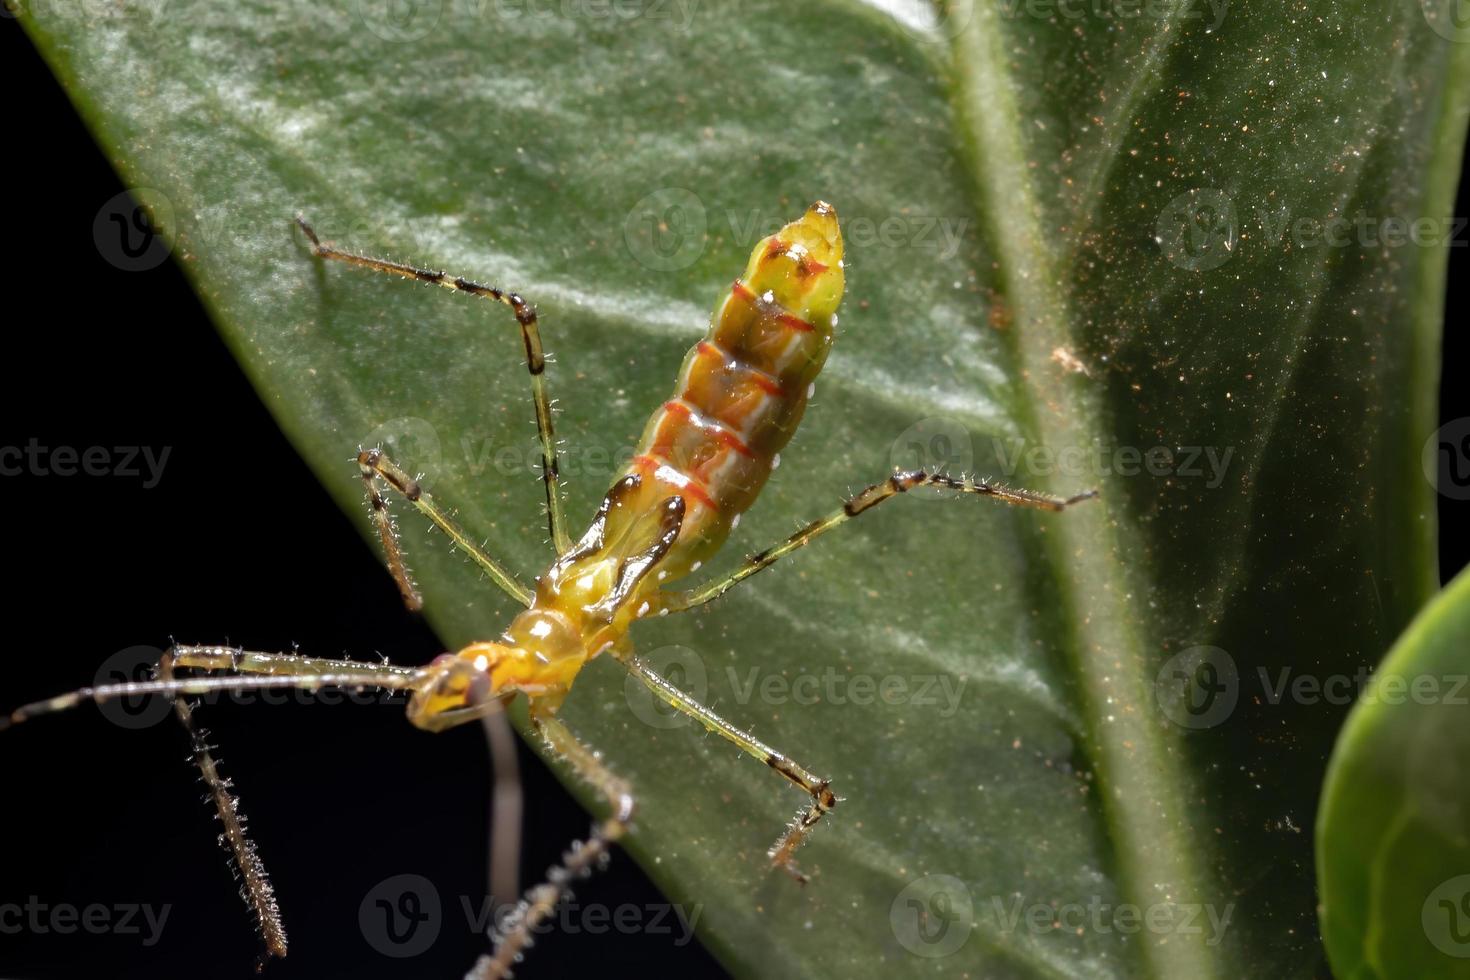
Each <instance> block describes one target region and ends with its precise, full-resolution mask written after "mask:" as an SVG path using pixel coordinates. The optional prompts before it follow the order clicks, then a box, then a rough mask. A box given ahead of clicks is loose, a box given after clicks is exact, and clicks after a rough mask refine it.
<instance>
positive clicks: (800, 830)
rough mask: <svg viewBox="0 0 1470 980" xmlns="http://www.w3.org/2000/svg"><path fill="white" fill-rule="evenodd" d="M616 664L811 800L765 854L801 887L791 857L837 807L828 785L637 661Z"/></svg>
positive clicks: (801, 879) (800, 877) (802, 878)
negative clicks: (786, 780) (777, 773)
mask: <svg viewBox="0 0 1470 980" xmlns="http://www.w3.org/2000/svg"><path fill="white" fill-rule="evenodd" d="M618 662H619V663H621V664H622V665H623V666H624V667H626V668H627V669H628V670H629V671H630V672H631V673H632V674H633V676H634V677H637V678H638V679H639V680H640V681H642V682H643V683H644V684H646V685H647V686H648V688H649V690H651V691H652V692H653V693H654V695H655V696H657V697H658V698H659V699H661V700H662V701H663V702H664V703H666V704H668V705H669V706H670V707H672V708H675V709H677V710H679V711H682V712H684V714H686V715H688V716H690V717H691V718H693V719H694V720H695V721H697V722H699V723H700V724H701V725H703V726H704V727H705V729H706V730H707V731H711V732H715V733H716V734H719V735H722V736H724V737H725V738H727V739H729V740H730V741H732V742H734V743H735V744H736V745H738V746H740V748H742V749H744V750H745V751H746V752H748V753H749V754H750V755H753V756H755V757H756V758H757V759H759V760H761V761H762V762H764V763H765V764H766V765H768V766H770V767H771V768H772V769H774V770H776V771H777V772H779V773H780V774H781V775H783V776H785V777H786V778H787V779H789V780H791V781H792V782H793V783H795V784H796V785H797V786H800V787H801V788H802V789H803V790H805V791H806V793H807V794H808V795H809V796H810V797H811V798H812V799H811V803H810V804H809V805H808V806H806V807H805V808H803V809H802V810H800V811H798V812H797V814H796V819H795V820H793V821H792V822H791V826H790V827H789V828H787V830H786V833H784V834H782V835H781V837H780V839H778V840H777V841H776V843H775V844H773V845H772V846H771V850H770V852H769V856H770V858H771V863H772V864H774V865H776V866H777V867H779V868H781V869H782V870H784V871H785V872H786V873H787V874H790V875H791V876H792V877H793V878H795V879H796V880H797V881H798V882H800V883H802V884H805V883H806V881H807V876H806V875H804V874H803V873H802V872H801V871H800V870H799V869H798V868H797V867H796V865H795V863H794V862H793V861H792V860H791V857H792V855H793V854H794V853H795V852H796V849H797V848H798V847H800V846H801V844H802V842H803V841H805V840H806V838H807V835H808V834H810V833H811V831H812V829H813V828H814V827H816V825H817V822H818V821H819V820H821V819H822V817H823V816H824V815H825V814H827V813H828V812H829V811H830V810H831V809H832V808H833V807H835V806H836V805H837V797H836V796H834V795H833V794H832V790H831V788H830V786H829V783H828V781H827V780H825V779H822V778H821V777H820V776H817V775H815V774H814V773H812V772H811V771H810V770H808V769H806V768H805V767H804V766H801V765H798V764H797V763H795V762H793V761H792V760H791V759H788V758H787V757H786V756H784V755H782V754H781V753H780V752H777V751H776V750H775V749H773V748H771V747H770V746H769V745H767V744H765V743H764V742H762V741H761V740H760V739H758V738H756V737H755V736H754V735H751V734H750V733H749V732H744V731H741V730H740V729H739V728H736V727H735V726H734V725H732V724H730V723H729V722H728V721H726V720H725V719H723V718H721V717H720V716H719V715H717V714H715V713H714V712H713V711H711V710H710V709H709V708H707V707H705V706H704V705H702V704H700V703H699V702H698V701H696V700H694V699H693V698H691V697H690V696H689V695H687V694H685V693H684V692H683V691H681V690H679V689H678V688H677V687H675V686H674V685H673V684H671V683H669V681H668V680H666V679H665V678H664V677H662V676H661V675H660V674H659V673H658V672H657V671H655V670H652V669H651V668H650V667H649V666H648V665H647V664H645V663H643V662H642V661H640V660H639V659H638V658H637V657H627V658H622V659H619V660H618Z"/></svg>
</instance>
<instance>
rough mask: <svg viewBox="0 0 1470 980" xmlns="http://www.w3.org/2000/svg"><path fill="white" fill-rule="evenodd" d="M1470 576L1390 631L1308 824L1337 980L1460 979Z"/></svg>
mask: <svg viewBox="0 0 1470 980" xmlns="http://www.w3.org/2000/svg"><path fill="white" fill-rule="evenodd" d="M1467 677H1470V573H1464V572H1462V573H1461V574H1460V575H1459V576H1458V577H1457V578H1456V579H1455V580H1454V581H1453V582H1451V583H1450V584H1449V586H1448V587H1447V588H1446V589H1445V591H1444V592H1443V593H1442V594H1441V595H1440V596H1439V597H1438V598H1436V599H1435V600H1434V601H1433V602H1432V603H1430V604H1429V605H1428V606H1427V607H1426V608H1425V609H1424V611H1423V612H1422V613H1420V614H1419V616H1418V618H1417V619H1415V620H1414V622H1413V624H1412V625H1411V626H1410V627H1409V629H1408V631H1407V632H1406V633H1405V634H1404V635H1403V636H1402V637H1401V638H1400V639H1399V641H1398V643H1397V644H1396V645H1395V646H1394V648H1393V650H1392V651H1391V652H1390V653H1389V655H1388V657H1387V659H1385V660H1384V662H1383V664H1382V666H1380V667H1379V668H1378V670H1377V671H1376V672H1375V673H1374V675H1373V683H1372V685H1371V686H1369V687H1368V688H1367V689H1366V690H1365V692H1364V695H1363V697H1362V698H1361V699H1360V700H1359V702H1358V704H1357V706H1356V707H1355V708H1354V709H1353V711H1352V713H1351V714H1350V715H1349V716H1348V721H1347V724H1346V725H1345V726H1344V727H1343V731H1342V735H1341V737H1340V738H1339V739H1338V742H1337V748H1336V749H1335V750H1334V751H1333V754H1332V762H1331V764H1330V766H1329V768H1328V771H1327V784H1326V787H1325V789H1324V790H1323V795H1322V811H1321V816H1320V817H1319V818H1318V822H1317V854H1318V857H1317V868H1318V872H1317V873H1318V880H1319V882H1320V884H1321V889H1322V934H1323V939H1324V941H1325V942H1326V944H1327V951H1328V953H1329V954H1330V956H1331V961H1332V965H1333V968H1334V969H1335V971H1336V973H1337V975H1338V976H1339V977H1344V978H1349V977H1350V978H1355V980H1369V978H1375V977H1423V978H1426V980H1428V978H1440V977H1445V978H1448V977H1461V978H1464V977H1470V686H1467V684H1466V678H1467Z"/></svg>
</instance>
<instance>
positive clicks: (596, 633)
mask: <svg viewBox="0 0 1470 980" xmlns="http://www.w3.org/2000/svg"><path fill="white" fill-rule="evenodd" d="M843 277H844V270H843V260H842V235H841V231H840V230H839V227H838V222H837V215H836V212H835V211H834V210H833V209H832V207H831V206H830V205H827V204H825V203H821V202H819V203H817V204H814V205H812V207H811V208H810V209H808V210H807V212H806V213H805V214H804V215H803V216H802V217H801V218H799V219H797V220H796V221H793V222H791V223H790V224H788V225H786V226H785V227H784V228H782V229H781V230H780V231H778V232H776V233H775V234H774V235H771V236H770V237H768V238H766V239H764V240H762V241H761V242H760V243H758V244H757V245H756V246H755V249H754V250H753V251H752V253H751V256H750V261H749V262H748V264H747V265H746V269H745V273H744V275H742V276H741V278H739V279H737V280H735V283H734V284H733V285H732V286H731V288H730V290H729V292H728V293H727V294H726V295H725V297H724V299H723V301H722V302H721V304H720V306H719V308H718V309H717V310H716V312H715V315H714V317H713V319H712V321H711V324H710V327H709V330H708V332H707V333H706V334H705V336H704V337H703V338H702V339H701V340H700V341H699V342H698V343H697V344H695V345H694V347H693V348H692V349H691V350H690V351H689V353H688V354H687V355H686V356H685V358H684V363H683V366H682V368H681V369H680V372H679V379H678V382H677V384H676V386H675V389H674V392H673V394H672V396H671V397H670V398H669V399H668V400H667V401H665V402H664V403H663V405H661V406H660V407H659V408H658V409H657V410H656V411H655V412H654V413H653V417H652V418H651V419H650V420H649V422H648V424H647V426H646V427H645V429H644V431H643V436H642V438H641V439H640V440H639V443H638V446H637V449H636V450H635V455H634V457H633V459H632V461H631V462H630V463H629V465H628V468H627V469H626V470H625V471H624V473H623V474H622V476H621V477H620V478H619V479H618V481H617V482H616V483H614V485H613V488H612V490H611V491H610V493H609V496H608V500H607V501H606V502H605V503H604V506H603V508H602V509H601V510H600V511H599V513H598V516H597V518H596V519H595V520H594V522H593V525H592V527H591V528H590V529H589V530H588V532H587V534H586V535H584V536H583V538H582V540H581V541H579V542H578V543H577V544H575V545H574V546H573V547H572V548H571V550H570V551H568V552H567V553H566V554H564V555H562V556H560V557H559V559H558V560H557V562H556V563H555V564H554V565H553V566H552V567H551V569H550V570H549V571H548V572H547V573H546V574H544V575H543V576H541V577H540V578H539V579H538V580H537V584H536V591H535V597H534V600H533V601H532V603H531V606H530V608H529V609H527V610H526V611H525V612H522V613H521V614H520V615H518V616H517V617H516V619H515V621H514V622H512V623H511V625H510V628H509V629H507V630H506V632H505V633H504V634H503V636H502V637H501V640H502V641H503V642H497V643H478V644H473V645H471V646H470V647H467V648H466V649H465V650H463V651H461V652H460V654H459V656H460V657H462V658H465V659H468V660H470V661H472V662H474V663H476V664H478V665H479V666H480V667H481V669H487V670H489V671H490V674H491V688H492V690H493V691H494V692H495V693H496V694H500V693H503V692H507V691H524V692H525V693H527V694H528V695H530V696H532V697H533V698H534V699H540V700H541V701H542V703H543V704H544V705H546V706H547V707H554V705H555V704H559V703H560V701H561V699H562V698H563V697H564V696H565V695H566V693H567V691H568V690H569V689H570V687H571V684H572V681H573V679H574V678H575V677H576V674H577V672H578V671H579V670H580V669H581V667H582V666H583V665H584V664H585V663H586V662H587V661H588V660H589V659H591V658H592V657H595V656H597V655H598V654H600V653H602V652H604V651H606V650H608V649H616V650H618V651H619V653H620V654H626V653H627V652H630V648H629V647H628V646H627V644H626V634H627V631H628V628H629V626H630V625H631V623H632V622H633V621H634V620H636V619H638V618H640V617H641V616H643V615H647V614H648V613H649V612H652V611H655V610H656V609H657V608H658V606H659V603H658V600H657V598H656V597H653V596H652V595H651V593H654V592H657V591H660V590H662V589H663V587H664V586H666V585H667V584H669V583H671V582H673V581H675V580H676V579H679V578H682V577H683V576H685V575H687V574H689V573H690V572H691V571H693V570H695V569H697V568H698V567H699V566H700V565H701V564H702V563H703V562H704V561H706V560H708V559H709V558H710V557H711V556H712V555H713V554H714V553H715V552H716V551H717V550H718V549H719V548H720V546H721V545H722V544H723V543H724V541H725V539H726V538H727V537H728V536H729V534H730V531H731V529H732V528H733V526H734V525H735V523H736V520H737V519H738V517H739V516H740V514H741V513H743V512H744V511H745V510H746V509H748V508H749V507H750V506H751V505H752V504H753V503H754V502H755V500H756V497H757V495H758V494H759V493H760V491H761V488H762V487H763V486H765V483H766V480H767V479H768V478H769V477H770V475H771V471H772V469H773V468H774V466H775V460H776V455H777V453H779V452H780V451H781V449H782V448H784V447H785V446H786V444H787V443H788V442H789V441H790V440H791V437H792V435H793V434H795V432H796V428H797V425H798V424H799V423H800V422H801V417H802V414H803V413H804V412H805V410H806V403H807V397H808V394H809V392H810V390H811V387H812V384H813V382H814V381H815V380H816V377H817V375H818V373H819V372H820V371H821V370H822V365H823V364H824V363H826V360H827V353H828V351H829V350H830V349H831V346H832V340H833V333H834V330H835V328H836V323H837V316H836V312H837V306H838V304H839V303H840V302H841V299H842V291H843V284H844V279H843ZM675 502H677V503H675ZM671 508H672V509H674V510H677V511H678V512H679V514H678V517H677V520H675V519H674V517H673V515H672V514H671ZM668 535H672V537H670V539H669V540H668V541H666V542H664V541H663V540H662V539H663V538H664V537H665V536H668Z"/></svg>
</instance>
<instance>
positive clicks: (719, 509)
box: [630, 202, 843, 572]
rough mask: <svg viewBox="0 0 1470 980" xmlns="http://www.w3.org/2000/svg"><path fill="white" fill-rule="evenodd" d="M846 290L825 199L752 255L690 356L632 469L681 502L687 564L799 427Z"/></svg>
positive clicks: (751, 494)
mask: <svg viewBox="0 0 1470 980" xmlns="http://www.w3.org/2000/svg"><path fill="white" fill-rule="evenodd" d="M842 288H843V269H842V236H841V232H840V231H839V229H838V224H837V213H836V212H835V211H834V210H833V209H832V207H831V206H830V205H827V204H824V203H822V202H818V203H816V204H813V205H812V206H811V207H810V208H809V209H807V212H806V214H804V215H803V216H802V217H800V218H798V219H797V220H796V221H793V222H792V223H790V224H788V225H786V226H785V227H784V228H782V229H781V230H780V231H778V232H776V234H774V235H772V236H770V237H769V238H766V239H764V240H762V241H761V242H760V243H759V244H758V245H757V246H756V247H755V250H754V251H753V252H752V253H751V256H750V261H749V263H748V264H747V265H746V269H745V274H744V275H743V276H742V277H741V278H740V279H737V280H736V281H735V284H734V285H733V286H732V287H731V289H730V292H729V293H728V294H727V295H726V296H725V299H724V301H723V303H722V304H721V305H720V308H719V310H718V311H716V313H715V316H714V320H713V322H712V323H711V325H710V329H709V332H708V333H707V334H706V335H705V337H704V339H703V340H701V341H700V342H699V343H698V344H696V345H695V346H694V348H693V349H692V350H690V351H689V354H688V355H687V356H686V357H685V358H684V366H683V368H682V369H681V371H680V373H679V381H678V385H677V387H676V389H675V391H674V394H673V397H672V398H670V399H669V400H668V401H666V402H665V403H664V404H663V406H662V407H660V408H659V410H658V411H656V412H655V413H654V415H653V417H652V418H651V419H650V420H649V422H648V426H647V428H646V429H645V430H644V432H643V438H642V439H641V440H640V442H639V444H638V450H637V456H636V457H635V458H634V460H633V463H632V466H631V468H630V471H633V472H639V473H641V474H642V475H643V476H644V478H645V480H647V479H648V477H649V476H652V477H654V482H656V483H657V484H658V485H657V486H656V487H654V488H652V489H654V490H655V491H656V492H657V493H659V494H661V495H663V496H668V495H670V494H674V493H678V494H680V495H681V496H683V497H684V498H685V503H686V506H687V507H688V508H689V511H688V514H687V516H686V519H685V529H684V533H681V535H680V544H681V545H683V546H684V547H683V548H681V551H684V552H687V553H688V555H689V556H691V557H702V555H703V553H704V552H706V551H712V550H713V549H714V548H716V547H718V546H719V544H720V542H722V541H723V540H724V538H725V536H726V535H727V534H728V533H729V530H730V526H731V524H732V522H733V521H734V520H735V518H736V517H737V516H739V514H740V513H741V512H743V511H744V510H746V509H747V508H748V507H750V505H751V504H752V503H754V502H755V498H756V495H757V494H759V493H760V490H761V487H763V486H764V485H765V482H766V479H767V477H769V476H770V474H771V470H772V468H773V462H774V459H775V456H776V454H777V453H778V452H780V451H781V449H782V447H784V446H785V445H786V443H787V442H788V441H790V439H791V436H792V434H793V433H794V432H795V431H796V427H797V424H798V423H799V422H800V421H801V416H802V413H803V412H804V411H805V409H806V401H807V394H808V390H809V388H810V387H811V384H812V382H813V381H814V380H815V379H816V376H817V374H818V372H820V371H821V369H822V364H823V363H824V362H825V361H826V359H827V352H828V350H829V349H830V348H831V345H832V337H833V330H834V328H835V327H836V323H837V319H836V315H835V314H836V311H837V305H838V303H839V302H840V301H841V299H842ZM696 553H697V554H696ZM673 559H674V556H670V561H669V562H668V564H669V565H671V566H677V565H678V564H680V562H678V561H676V560H673ZM670 571H671V572H675V569H674V568H670Z"/></svg>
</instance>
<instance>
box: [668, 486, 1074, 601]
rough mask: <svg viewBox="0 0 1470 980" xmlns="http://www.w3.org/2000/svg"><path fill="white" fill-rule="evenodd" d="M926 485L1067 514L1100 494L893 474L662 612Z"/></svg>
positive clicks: (714, 593)
mask: <svg viewBox="0 0 1470 980" xmlns="http://www.w3.org/2000/svg"><path fill="white" fill-rule="evenodd" d="M923 486H930V487H938V488H939V489H941V490H949V491H953V492H955V493H959V494H966V493H968V494H975V495H978V496H981V497H991V498H993V499H995V500H999V501H1000V502H1002V503H1006V504H1011V505H1013V506H1017V507H1035V508H1037V509H1039V510H1050V511H1058V510H1065V509H1066V508H1067V507H1070V506H1072V505H1073V504H1077V503H1081V502H1082V501H1084V500H1090V499H1092V498H1093V497H1096V496H1097V491H1095V490H1089V491H1087V492H1085V493H1079V494H1075V495H1073V496H1071V497H1052V496H1048V495H1047V494H1042V493H1035V492H1033V491H1030V490H1014V489H1010V488H1007V487H1002V486H998V485H997V484H994V483H989V482H987V481H985V480H979V479H976V478H974V477H952V476H948V475H946V474H944V473H931V472H929V471H927V470H909V471H908V472H903V473H894V474H893V475H892V476H890V477H889V478H888V479H886V480H884V481H883V482H881V483H875V484H873V485H872V486H870V487H868V488H866V489H865V490H863V491H862V492H861V493H858V494H856V495H855V496H853V497H849V498H848V499H847V500H846V501H845V502H844V503H843V504H842V506H841V507H839V508H838V509H836V510H834V511H832V512H831V513H830V514H827V515H826V516H825V517H822V518H820V519H819V520H815V521H812V522H811V523H810V524H808V525H807V526H806V527H804V528H802V529H801V530H799V531H797V532H796V533H795V534H793V535H791V537H789V538H787V539H786V540H785V541H782V542H781V543H780V544H778V545H775V546H774V547H770V548H767V549H766V550H765V551H762V552H759V553H757V554H754V555H751V556H749V557H748V558H746V559H745V564H744V565H742V566H741V567H740V568H738V569H736V570H735V572H733V573H732V574H731V575H729V576H728V577H726V578H724V579H721V580H720V581H717V582H711V583H710V584H708V585H705V586H702V587H700V588H697V589H690V590H688V591H687V592H668V593H662V598H661V601H660V608H663V609H667V610H669V611H670V612H679V611H681V610H684V609H691V608H693V607H695V606H701V605H703V604H704V603H706V602H709V601H710V600H711V599H716V598H719V597H720V596H722V595H724V594H725V593H726V592H728V591H729V590H730V589H732V588H734V587H735V586H736V585H738V584H740V583H741V582H743V581H745V580H746V579H748V578H750V577H751V576H752V575H754V574H755V573H756V572H759V571H760V570H762V569H764V568H769V567H770V566H771V565H774V564H775V563H776V562H777V561H778V560H780V559H781V558H784V557H785V556H787V555H789V554H791V553H792V552H793V551H795V550H797V549H798V548H802V547H805V546H806V545H807V544H809V543H810V542H811V541H812V540H813V539H815V538H816V537H817V536H818V535H821V534H824V533H825V532H827V531H830V530H832V529H833V528H835V527H838V526H840V525H842V524H846V523H847V522H848V521H850V520H852V519H853V518H854V517H857V516H858V515H859V514H861V513H863V512H865V511H867V510H870V509H872V508H873V507H876V506H878V505H879V504H881V503H883V501H885V500H890V499H892V498H894V497H896V496H898V495H899V494H901V493H905V492H907V491H909V490H912V489H913V488H914V487H923Z"/></svg>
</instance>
